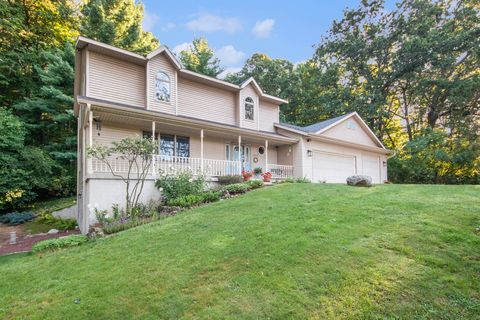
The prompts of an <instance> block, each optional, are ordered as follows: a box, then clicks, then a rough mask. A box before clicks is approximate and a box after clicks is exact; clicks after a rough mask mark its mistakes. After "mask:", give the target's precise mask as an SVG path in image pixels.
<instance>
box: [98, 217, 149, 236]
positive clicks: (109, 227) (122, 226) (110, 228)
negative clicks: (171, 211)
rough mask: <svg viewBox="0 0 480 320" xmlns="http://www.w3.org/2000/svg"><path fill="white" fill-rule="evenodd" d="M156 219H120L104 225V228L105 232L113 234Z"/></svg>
mask: <svg viewBox="0 0 480 320" xmlns="http://www.w3.org/2000/svg"><path fill="white" fill-rule="evenodd" d="M155 220H157V219H156V218H148V219H133V220H125V219H120V220H117V221H114V222H111V223H107V224H105V225H103V226H102V230H103V232H104V233H105V234H112V233H117V232H120V231H125V230H127V229H131V228H134V227H138V226H141V225H142V224H146V223H149V222H152V221H155Z"/></svg>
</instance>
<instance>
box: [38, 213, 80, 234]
mask: <svg viewBox="0 0 480 320" xmlns="http://www.w3.org/2000/svg"><path fill="white" fill-rule="evenodd" d="M37 220H38V222H40V223H43V224H47V225H49V226H51V227H52V228H54V229H58V230H73V229H75V227H76V226H77V220H75V219H63V218H57V217H54V216H53V215H52V214H51V213H50V212H46V211H44V212H41V213H40V214H39V215H38V217H37Z"/></svg>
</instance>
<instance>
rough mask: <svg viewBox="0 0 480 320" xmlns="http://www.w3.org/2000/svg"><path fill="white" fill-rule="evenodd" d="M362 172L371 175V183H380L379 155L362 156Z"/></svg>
mask: <svg viewBox="0 0 480 320" xmlns="http://www.w3.org/2000/svg"><path fill="white" fill-rule="evenodd" d="M362 158H363V174H365V175H367V176H370V177H372V182H373V183H380V157H378V156H365V155H364V156H363V157H362Z"/></svg>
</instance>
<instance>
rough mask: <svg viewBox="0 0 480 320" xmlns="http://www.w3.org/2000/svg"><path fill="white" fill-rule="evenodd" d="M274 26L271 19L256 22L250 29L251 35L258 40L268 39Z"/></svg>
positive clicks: (273, 21)
mask: <svg viewBox="0 0 480 320" xmlns="http://www.w3.org/2000/svg"><path fill="white" fill-rule="evenodd" d="M274 24H275V20H273V19H265V20H262V21H257V23H255V26H254V27H253V29H252V33H253V34H254V35H255V36H256V37H258V38H268V36H269V35H270V32H272V29H273V25H274Z"/></svg>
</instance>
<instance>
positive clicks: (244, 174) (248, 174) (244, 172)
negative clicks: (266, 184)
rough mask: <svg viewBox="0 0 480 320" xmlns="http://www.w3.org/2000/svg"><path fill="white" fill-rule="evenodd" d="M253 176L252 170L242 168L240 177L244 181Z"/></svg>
mask: <svg viewBox="0 0 480 320" xmlns="http://www.w3.org/2000/svg"><path fill="white" fill-rule="evenodd" d="M252 176H253V171H247V170H242V177H243V180H244V181H247V180H248V179H250V178H251V177H252Z"/></svg>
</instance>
